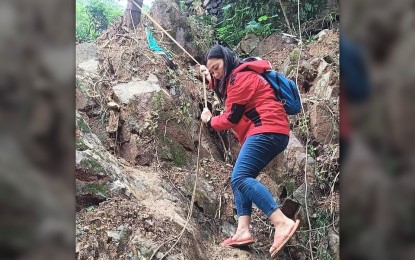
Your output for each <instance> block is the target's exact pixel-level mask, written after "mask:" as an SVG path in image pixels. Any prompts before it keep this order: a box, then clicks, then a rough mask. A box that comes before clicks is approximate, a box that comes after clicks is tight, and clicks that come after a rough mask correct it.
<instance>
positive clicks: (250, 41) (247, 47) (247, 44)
mask: <svg viewBox="0 0 415 260" xmlns="http://www.w3.org/2000/svg"><path fill="white" fill-rule="evenodd" d="M258 43H259V38H258V36H256V35H255V34H247V35H245V37H244V38H243V39H242V41H241V42H240V48H241V50H242V51H243V52H244V53H247V54H250V53H251V52H252V51H253V50H255V48H256V47H257V45H258Z"/></svg>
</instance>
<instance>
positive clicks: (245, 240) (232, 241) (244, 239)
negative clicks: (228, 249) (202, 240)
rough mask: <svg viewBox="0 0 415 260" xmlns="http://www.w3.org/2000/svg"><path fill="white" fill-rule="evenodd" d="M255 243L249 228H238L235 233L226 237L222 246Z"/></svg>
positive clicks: (239, 245)
mask: <svg viewBox="0 0 415 260" xmlns="http://www.w3.org/2000/svg"><path fill="white" fill-rule="evenodd" d="M253 243H255V241H254V239H253V238H252V235H251V233H250V232H249V230H238V231H236V233H235V235H233V236H232V237H230V238H228V239H226V240H225V241H224V242H223V243H222V244H223V245H224V246H233V247H242V246H247V245H250V244H253Z"/></svg>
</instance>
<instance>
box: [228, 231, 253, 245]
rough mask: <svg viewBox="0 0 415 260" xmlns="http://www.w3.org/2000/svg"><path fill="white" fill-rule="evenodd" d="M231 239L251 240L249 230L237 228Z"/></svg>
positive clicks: (238, 240)
mask: <svg viewBox="0 0 415 260" xmlns="http://www.w3.org/2000/svg"><path fill="white" fill-rule="evenodd" d="M232 240H233V241H235V242H241V241H248V240H252V235H251V232H249V230H237V231H236V233H235V235H233V236H232Z"/></svg>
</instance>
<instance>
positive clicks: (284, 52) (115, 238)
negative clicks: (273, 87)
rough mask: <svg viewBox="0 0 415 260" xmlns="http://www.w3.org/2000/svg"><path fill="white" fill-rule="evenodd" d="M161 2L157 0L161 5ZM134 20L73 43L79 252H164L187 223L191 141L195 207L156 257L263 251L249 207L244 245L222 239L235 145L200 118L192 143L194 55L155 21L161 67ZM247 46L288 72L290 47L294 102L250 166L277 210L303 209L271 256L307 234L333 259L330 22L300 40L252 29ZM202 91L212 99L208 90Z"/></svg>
mask: <svg viewBox="0 0 415 260" xmlns="http://www.w3.org/2000/svg"><path fill="white" fill-rule="evenodd" d="M163 3H164V2H163ZM170 4H172V3H170ZM172 5H174V4H172ZM160 6H161V5H160ZM160 6H158V9H157V10H155V11H158V12H162V10H163V9H160V8H161V7H160ZM164 8H168V7H164ZM172 8H176V7H174V6H173V7H172ZM153 11H154V10H153ZM143 24H146V22H145V21H144V22H143ZM165 26H166V28H165V29H167V30H169V29H173V28H169V25H168V24H166V25H165ZM144 29H145V28H144V26H140V27H138V28H137V29H136V30H135V31H128V30H127V29H126V28H122V27H119V26H118V27H117V26H114V27H112V28H111V29H109V30H108V31H107V32H106V33H104V34H103V35H102V36H101V37H100V38H99V39H98V40H97V41H96V42H94V43H90V44H82V45H78V46H77V86H76V97H77V99H76V109H77V113H76V123H77V124H76V140H77V142H76V144H77V147H76V149H77V150H76V173H75V176H76V191H77V194H76V199H77V214H76V224H77V228H76V254H77V258H78V259H150V258H152V259H160V258H162V257H163V255H164V254H165V253H166V252H167V251H168V250H169V249H170V248H171V246H173V244H174V242H175V241H176V239H177V237H178V236H179V234H180V232H181V230H182V228H183V227H184V226H186V224H187V216H188V212H189V203H190V199H191V196H192V190H193V185H194V180H195V175H196V172H197V171H196V165H197V158H198V157H197V150H198V148H199V147H200V161H199V162H200V169H199V172H198V177H199V179H198V182H197V189H196V196H195V205H194V210H193V214H192V217H191V218H190V219H189V222H188V225H187V226H186V229H185V232H184V233H183V236H182V237H181V239H180V241H179V242H178V243H177V245H175V246H174V247H173V249H172V251H171V252H170V253H169V254H168V256H166V259H268V258H269V255H268V253H267V251H268V248H269V246H270V245H271V243H272V232H273V229H272V227H271V226H270V223H269V222H268V221H267V219H266V218H265V217H264V216H263V215H262V214H261V213H260V212H259V211H258V210H256V209H255V210H254V213H253V223H252V228H253V234H254V236H255V238H256V240H257V243H256V244H254V245H253V246H252V247H251V248H247V249H246V250H237V249H229V248H222V247H221V246H220V243H221V241H222V240H223V239H225V238H226V237H228V236H230V235H231V234H232V232H234V229H235V223H236V220H235V209H234V206H233V197H232V192H231V188H230V183H229V174H230V172H231V169H232V162H233V160H234V159H235V158H236V156H237V153H238V150H239V147H238V145H237V144H236V141H235V139H234V138H233V136H232V135H231V134H230V133H227V132H226V133H221V134H219V133H217V132H215V131H213V132H209V131H208V130H207V129H205V128H203V129H202V139H201V142H200V143H199V140H198V134H199V127H200V121H199V120H198V117H199V115H200V112H201V109H202V107H203V85H202V82H201V79H200V77H199V76H198V75H197V73H196V71H197V70H198V66H197V65H194V64H192V63H191V62H190V61H189V59H188V58H183V57H184V56H185V54H183V53H182V52H181V51H178V50H174V51H173V50H172V49H171V47H172V45H171V43H170V42H169V41H168V40H167V39H166V37H165V36H162V34H160V33H158V32H157V33H155V36H156V38H157V40H158V41H159V43H160V44H161V45H162V46H163V47H164V48H166V49H167V50H169V51H172V57H173V59H172V60H173V62H174V63H175V64H176V65H177V70H175V71H174V70H171V69H169V68H168V66H167V64H166V63H165V61H164V59H163V58H162V56H160V55H158V54H154V53H153V52H151V51H150V50H149V49H148V48H147V41H146V35H145V30H144ZM175 30H178V31H179V32H180V28H175ZM176 35H177V37H181V35H180V34H176ZM196 38H197V37H196V36H195V38H194V39H196ZM189 46H190V45H189ZM193 46H195V45H193ZM253 48H254V53H255V55H259V56H261V57H263V58H265V59H269V60H270V61H271V62H272V64H273V65H274V66H275V68H277V69H278V70H280V71H282V72H284V73H285V74H286V75H287V76H288V77H291V78H293V79H295V78H296V75H297V60H298V57H300V63H299V65H300V66H299V70H298V71H299V75H298V86H299V89H300V92H301V93H302V100H303V105H304V113H303V114H300V115H296V116H293V117H291V118H290V122H291V125H292V134H291V139H290V143H289V146H288V148H287V150H286V151H285V152H284V154H281V155H280V156H278V158H277V159H276V160H274V161H273V162H272V163H271V164H270V165H269V166H268V167H267V169H265V171H264V174H262V175H261V176H260V179H261V181H263V182H264V183H265V185H266V186H267V187H269V188H270V190H271V192H272V193H273V195H274V197H275V198H276V200H277V201H279V202H280V203H281V204H282V208H283V210H284V211H285V212H286V213H287V214H288V215H289V216H290V217H293V218H294V217H298V218H300V219H301V225H302V227H301V231H300V232H297V234H296V236H295V237H294V238H293V239H292V240H291V241H290V246H288V247H286V249H285V250H284V251H283V252H282V253H281V255H280V256H279V259H309V258H310V252H309V245H308V241H309V239H310V240H311V243H312V250H313V254H314V257H315V258H317V259H337V258H338V250H339V241H338V240H339V238H338V231H339V223H338V222H339V214H338V213H339V197H338V183H339V175H338V171H339V170H338V157H339V151H338V137H337V136H338V100H339V99H338V95H339V67H338V66H339V61H338V32H336V31H325V32H322V33H321V35H320V36H319V39H318V40H316V41H315V42H313V43H311V44H307V45H304V46H302V48H301V50H300V48H299V46H298V45H296V44H294V43H288V42H287V41H286V39H284V38H283V37H282V36H281V35H272V36H270V37H269V38H267V39H265V40H262V39H261V40H258V41H257V43H256V45H255V46H253ZM194 51H195V53H198V52H201V53H202V52H203V51H202V50H201V49H196V48H195V50H194ZM208 102H209V106H210V107H213V109H214V110H216V111H220V109H221V107H220V106H219V105H218V103H217V101H216V100H215V98H214V96H213V95H212V93H209V95H208ZM304 176H307V209H308V217H307V212H306V208H305V206H306V201H305V187H306V186H305V177H304ZM309 220H310V224H311V229H312V230H311V231H309V229H310V227H309V225H308V223H309Z"/></svg>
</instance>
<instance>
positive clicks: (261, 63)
mask: <svg viewBox="0 0 415 260" xmlns="http://www.w3.org/2000/svg"><path fill="white" fill-rule="evenodd" d="M247 69H248V70H252V71H255V72H256V73H259V74H262V73H264V72H265V71H267V70H270V69H272V68H271V63H269V61H267V60H256V61H249V62H244V63H242V64H241V65H239V66H238V67H237V68H236V69H234V70H233V73H238V72H240V71H243V70H247Z"/></svg>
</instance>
